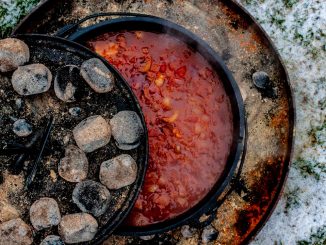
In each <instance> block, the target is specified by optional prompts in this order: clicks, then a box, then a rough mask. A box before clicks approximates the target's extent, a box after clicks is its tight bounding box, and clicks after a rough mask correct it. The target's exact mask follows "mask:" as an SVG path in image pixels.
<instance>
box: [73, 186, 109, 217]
mask: <svg viewBox="0 0 326 245" xmlns="http://www.w3.org/2000/svg"><path fill="white" fill-rule="evenodd" d="M72 200H73V201H74V203H75V204H76V205H77V206H78V208H79V209H80V210H81V211H83V212H85V213H91V214H93V215H94V216H95V217H98V216H100V215H102V214H104V213H105V211H106V210H107V209H108V207H109V203H110V200H111V194H110V192H109V190H108V189H106V187H105V186H103V185H101V184H100V183H97V182H95V181H93V180H86V181H83V182H80V183H78V184H77V185H76V187H75V189H74V191H73V193H72Z"/></svg>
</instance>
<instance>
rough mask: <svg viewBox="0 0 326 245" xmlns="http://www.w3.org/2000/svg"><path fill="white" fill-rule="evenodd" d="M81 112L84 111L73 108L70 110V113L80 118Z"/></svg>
mask: <svg viewBox="0 0 326 245" xmlns="http://www.w3.org/2000/svg"><path fill="white" fill-rule="evenodd" d="M81 111H82V110H81V109H80V108H79V107H72V108H70V109H69V113H70V115H72V116H73V117H80V115H81Z"/></svg>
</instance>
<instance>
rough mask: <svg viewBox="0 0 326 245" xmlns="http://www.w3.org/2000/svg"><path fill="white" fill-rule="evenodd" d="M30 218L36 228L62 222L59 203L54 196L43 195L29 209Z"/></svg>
mask: <svg viewBox="0 0 326 245" xmlns="http://www.w3.org/2000/svg"><path fill="white" fill-rule="evenodd" d="M29 215H30V220H31V223H32V225H33V227H34V228H35V229H36V230H43V229H46V228H49V227H52V226H56V225H58V224H59V223H60V220H61V214H60V210H59V206H58V203H57V202H56V201H55V200H54V199H53V198H48V197H43V198H40V199H39V200H37V201H35V202H34V203H33V204H32V206H31V208H30V211H29Z"/></svg>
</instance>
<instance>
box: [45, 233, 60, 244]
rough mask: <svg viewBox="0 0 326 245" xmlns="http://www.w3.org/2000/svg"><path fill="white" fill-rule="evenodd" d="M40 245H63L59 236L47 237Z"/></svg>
mask: <svg viewBox="0 0 326 245" xmlns="http://www.w3.org/2000/svg"><path fill="white" fill-rule="evenodd" d="M40 245H64V242H63V241H62V239H61V238H60V237H59V236H55V235H50V236H47V237H46V238H45V239H44V240H43V241H42V242H41V244H40Z"/></svg>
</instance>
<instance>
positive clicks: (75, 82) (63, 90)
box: [54, 65, 85, 102]
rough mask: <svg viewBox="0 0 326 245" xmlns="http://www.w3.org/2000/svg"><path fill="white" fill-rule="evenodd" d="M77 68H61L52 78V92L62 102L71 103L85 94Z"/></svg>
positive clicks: (69, 66) (71, 66)
mask: <svg viewBox="0 0 326 245" xmlns="http://www.w3.org/2000/svg"><path fill="white" fill-rule="evenodd" d="M79 73H80V71H79V68H78V67H77V66H74V65H67V66H63V67H61V68H60V69H59V70H58V71H57V73H56V76H55V78H54V92H55V94H56V96H57V97H58V98H59V99H60V100H62V101H64V102H73V101H75V100H76V99H78V97H79V96H80V95H83V94H84V93H85V90H84V87H83V82H84V81H83V79H82V77H81V76H80V74H79Z"/></svg>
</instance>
